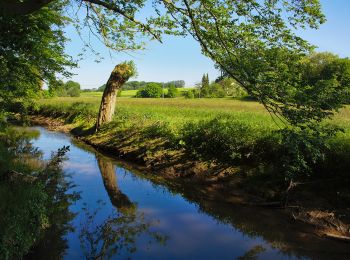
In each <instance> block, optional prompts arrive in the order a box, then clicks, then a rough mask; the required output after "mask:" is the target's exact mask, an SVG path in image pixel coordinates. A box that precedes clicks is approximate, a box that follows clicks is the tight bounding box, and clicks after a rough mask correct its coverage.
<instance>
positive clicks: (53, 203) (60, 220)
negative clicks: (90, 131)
mask: <svg viewBox="0 0 350 260" xmlns="http://www.w3.org/2000/svg"><path fill="white" fill-rule="evenodd" d="M68 150H69V148H68V147H63V148H61V149H59V150H58V152H57V153H53V154H52V156H51V160H50V161H49V163H48V164H47V166H46V168H45V169H44V171H43V172H42V174H41V175H39V178H40V179H41V181H44V182H45V190H46V192H47V195H48V198H49V200H48V205H47V208H48V209H49V212H48V220H49V224H48V227H47V229H46V230H45V232H44V234H43V236H42V237H40V238H39V239H38V241H37V243H36V244H35V246H34V247H33V248H32V250H31V252H30V253H29V254H28V255H26V256H25V257H24V258H25V259H62V258H63V256H64V254H65V251H66V249H67V248H68V242H67V240H66V239H65V236H66V235H67V234H68V233H69V232H73V231H74V228H73V226H72V224H71V223H70V222H71V221H72V220H73V219H74V217H75V216H76V214H75V213H73V212H72V211H71V210H70V209H69V207H70V206H71V205H72V204H73V203H74V202H76V201H77V200H79V199H80V195H79V194H78V193H77V192H74V191H72V188H74V187H75V185H74V184H73V182H71V181H70V180H69V179H70V178H71V177H70V175H68V174H67V173H65V172H63V171H62V169H61V163H62V161H63V160H65V159H66V157H65V153H66V152H67V151H68Z"/></svg>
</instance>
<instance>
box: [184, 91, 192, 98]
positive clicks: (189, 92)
mask: <svg viewBox="0 0 350 260" xmlns="http://www.w3.org/2000/svg"><path fill="white" fill-rule="evenodd" d="M184 96H185V98H190V99H192V98H194V91H193V90H192V89H190V90H188V91H185V92H184Z"/></svg>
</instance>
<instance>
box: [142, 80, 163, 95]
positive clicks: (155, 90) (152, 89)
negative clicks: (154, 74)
mask: <svg viewBox="0 0 350 260" xmlns="http://www.w3.org/2000/svg"><path fill="white" fill-rule="evenodd" d="M162 94H163V89H162V86H161V84H159V83H148V84H147V85H146V86H145V87H144V88H142V89H140V90H138V91H137V93H136V97H141V98H159V97H161V96H162Z"/></svg>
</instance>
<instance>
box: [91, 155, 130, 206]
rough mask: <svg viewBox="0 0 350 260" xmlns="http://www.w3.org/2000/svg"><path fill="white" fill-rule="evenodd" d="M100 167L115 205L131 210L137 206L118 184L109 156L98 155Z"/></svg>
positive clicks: (104, 182)
mask: <svg viewBox="0 0 350 260" xmlns="http://www.w3.org/2000/svg"><path fill="white" fill-rule="evenodd" d="M96 158H97V163H98V167H99V169H100V172H101V175H102V179H103V184H104V186H105V189H106V191H107V193H108V196H109V198H110V200H111V203H112V204H113V206H115V207H116V208H117V209H118V210H119V211H124V210H126V211H130V210H131V209H133V208H135V205H134V204H133V203H132V202H131V201H130V200H129V198H128V197H127V196H126V195H125V194H124V193H122V192H121V191H120V189H119V187H118V185H117V176H116V174H115V168H114V164H113V163H112V161H111V160H108V158H104V157H102V156H101V155H96Z"/></svg>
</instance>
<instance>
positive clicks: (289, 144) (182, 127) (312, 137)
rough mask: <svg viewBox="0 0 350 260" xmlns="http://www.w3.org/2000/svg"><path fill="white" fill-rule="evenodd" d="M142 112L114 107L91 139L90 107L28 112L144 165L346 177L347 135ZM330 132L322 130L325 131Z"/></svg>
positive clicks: (259, 118)
mask: <svg viewBox="0 0 350 260" xmlns="http://www.w3.org/2000/svg"><path fill="white" fill-rule="evenodd" d="M142 108H144V109H143V110H142V109H141V108H137V107H136V108H132V107H128V106H121V107H117V112H116V116H115V118H114V120H113V122H111V123H110V124H108V125H106V126H104V127H103V128H102V129H101V131H100V132H99V133H97V134H94V133H92V132H89V129H91V128H92V127H93V125H94V123H95V118H96V114H97V106H96V104H95V103H89V102H88V103H82V102H80V103H69V102H67V103H61V104H58V103H54V104H41V105H39V107H38V108H36V109H35V110H33V111H32V112H33V113H34V114H37V115H44V116H48V117H53V118H60V119H63V120H64V121H65V123H66V124H73V125H74V127H75V129H74V130H73V131H75V134H77V135H84V134H87V137H86V138H87V139H89V140H93V142H95V144H96V143H99V144H100V145H101V146H105V147H109V148H112V147H115V148H116V149H117V150H122V151H123V152H124V153H128V152H130V151H131V152H132V154H133V155H134V156H135V157H139V158H141V161H143V162H146V163H147V160H148V161H152V159H154V158H156V157H158V161H159V160H164V161H166V160H169V157H172V156H173V155H174V153H176V152H179V151H181V153H182V154H184V156H186V157H188V158H192V159H195V160H200V161H203V162H206V163H208V164H210V163H215V164H216V165H221V166H223V167H232V166H237V167H244V168H245V170H246V169H247V167H248V168H249V171H250V172H254V173H255V174H253V178H254V177H256V176H255V175H256V174H260V175H264V176H265V178H266V174H268V175H269V176H268V178H269V179H270V180H272V179H274V180H273V182H275V181H276V180H277V181H278V182H280V183H287V182H289V181H290V180H291V179H293V180H306V179H314V178H333V177H342V178H343V177H348V176H347V174H346V169H348V167H349V166H350V160H349V159H350V140H349V139H348V138H347V135H338V136H334V137H332V138H329V136H330V135H320V134H317V133H316V134H315V132H312V131H310V130H305V129H299V130H298V131H295V130H294V131H291V130H290V129H289V128H288V127H284V128H278V127H277V126H276V124H274V123H273V121H272V120H271V118H269V117H268V116H266V115H264V114H259V113H253V112H246V113H242V112H231V113H228V112H226V111H222V112H220V113H211V114H209V113H208V112H207V113H205V111H204V112H203V113H204V116H203V115H201V116H199V114H197V111H196V110H197V109H191V110H186V108H176V109H177V110H178V113H179V114H181V115H182V117H181V119H179V118H180V117H179V116H178V115H174V116H171V115H169V116H168V117H167V116H166V115H167V113H168V111H165V112H164V109H165V110H167V109H169V108H163V107H161V106H159V107H158V108H155V107H153V108H152V109H150V108H149V107H147V106H143V107H142ZM157 109H158V110H157ZM170 109H172V108H170ZM183 110H184V111H185V112H184V111H183ZM172 113H174V111H172ZM334 128H336V126H332V125H330V126H329V125H328V129H329V131H332V129H334ZM150 163H151V164H152V162H150ZM153 163H154V162H153Z"/></svg>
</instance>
